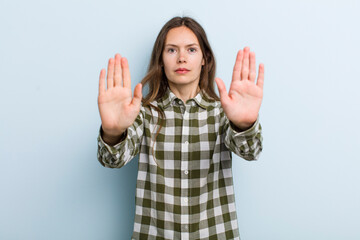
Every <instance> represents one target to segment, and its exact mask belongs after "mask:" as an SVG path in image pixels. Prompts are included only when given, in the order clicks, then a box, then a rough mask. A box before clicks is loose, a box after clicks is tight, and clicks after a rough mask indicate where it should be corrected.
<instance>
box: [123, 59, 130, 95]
mask: <svg viewBox="0 0 360 240" xmlns="http://www.w3.org/2000/svg"><path fill="white" fill-rule="evenodd" d="M121 68H122V76H123V82H124V87H125V88H129V89H130V88H131V77H130V69H129V63H128V61H127V59H126V58H122V59H121Z"/></svg>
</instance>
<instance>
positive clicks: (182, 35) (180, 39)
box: [165, 26, 199, 45]
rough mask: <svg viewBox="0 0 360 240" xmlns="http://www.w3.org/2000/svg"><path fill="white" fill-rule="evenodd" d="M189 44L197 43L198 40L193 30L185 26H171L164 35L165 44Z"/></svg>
mask: <svg viewBox="0 0 360 240" xmlns="http://www.w3.org/2000/svg"><path fill="white" fill-rule="evenodd" d="M166 44H173V45H189V44H198V45H199V41H198V39H197V37H196V35H195V33H194V32H193V31H191V30H190V29H189V28H187V27H185V26H181V27H176V28H172V29H171V30H170V31H169V32H168V34H167V35H166V39H165V45H166Z"/></svg>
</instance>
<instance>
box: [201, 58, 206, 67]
mask: <svg viewBox="0 0 360 240" xmlns="http://www.w3.org/2000/svg"><path fill="white" fill-rule="evenodd" d="M201 65H203V66H204V65H205V59H204V58H203V59H202V61H201Z"/></svg>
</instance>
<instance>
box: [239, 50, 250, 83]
mask: <svg viewBox="0 0 360 240" xmlns="http://www.w3.org/2000/svg"><path fill="white" fill-rule="evenodd" d="M249 52H250V48H249V47H245V48H244V58H243V65H242V69H241V80H248V79H249Z"/></svg>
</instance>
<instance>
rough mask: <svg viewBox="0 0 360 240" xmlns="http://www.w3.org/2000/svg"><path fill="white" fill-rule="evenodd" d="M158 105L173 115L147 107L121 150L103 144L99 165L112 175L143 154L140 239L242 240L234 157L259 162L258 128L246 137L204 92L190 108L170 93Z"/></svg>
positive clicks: (137, 223)
mask: <svg viewBox="0 0 360 240" xmlns="http://www.w3.org/2000/svg"><path fill="white" fill-rule="evenodd" d="M153 105H155V106H158V107H159V108H161V109H162V110H163V111H164V113H165V116H166V120H165V121H163V123H162V125H163V126H162V128H161V130H160V132H159V134H158V136H157V138H156V139H155V136H156V132H157V130H158V128H159V126H158V125H157V123H158V117H159V116H158V113H157V111H156V110H154V109H152V108H151V109H150V108H149V107H146V108H145V107H141V111H140V114H139V115H138V117H137V118H136V120H135V122H134V123H133V125H132V126H131V127H129V128H128V129H127V131H126V133H125V135H126V136H125V135H124V140H123V141H121V142H120V143H118V144H116V145H115V146H109V145H107V144H106V143H105V142H104V141H103V140H102V138H101V131H100V135H99V137H98V159H99V161H100V163H101V164H102V165H104V166H105V167H109V168H120V167H123V166H124V165H126V164H127V163H128V162H129V161H130V160H131V159H133V158H134V157H135V156H136V155H137V154H140V156H139V166H138V167H139V168H138V177H137V185H136V212H135V222H134V231H133V235H132V239H169V240H170V239H171V240H173V239H240V237H239V230H238V223H237V216H236V208H235V198H234V187H233V174H232V169H231V166H232V157H231V152H230V151H232V152H234V153H236V154H237V155H239V156H241V157H242V158H244V159H246V160H255V159H257V158H258V156H259V154H260V152H261V150H262V136H261V126H260V124H259V122H258V121H256V123H255V124H254V125H253V126H252V127H251V128H250V129H248V130H246V131H243V132H238V131H236V130H235V129H236V128H235V126H233V125H232V124H231V123H230V122H229V120H228V119H227V117H226V115H225V113H224V112H223V109H222V107H221V104H220V102H219V101H214V100H211V99H210V98H209V97H208V96H207V95H206V94H205V93H204V92H203V91H200V93H199V94H197V95H196V97H195V98H193V99H189V100H188V101H187V102H186V103H184V102H183V101H182V100H180V99H179V98H177V97H176V96H175V95H174V94H173V93H172V92H171V91H170V90H168V92H167V93H166V95H165V96H164V97H163V98H162V99H160V100H157V101H154V102H153Z"/></svg>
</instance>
